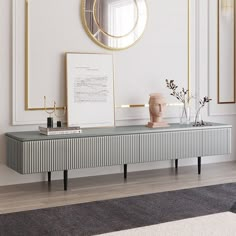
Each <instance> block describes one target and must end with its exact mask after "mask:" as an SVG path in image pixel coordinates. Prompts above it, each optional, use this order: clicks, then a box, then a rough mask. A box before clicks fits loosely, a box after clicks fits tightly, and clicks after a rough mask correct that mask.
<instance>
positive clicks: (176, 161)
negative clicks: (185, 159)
mask: <svg viewBox="0 0 236 236" xmlns="http://www.w3.org/2000/svg"><path fill="white" fill-rule="evenodd" d="M178 161H179V160H178V159H175V169H178Z"/></svg>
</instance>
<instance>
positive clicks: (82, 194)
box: [0, 162, 236, 214]
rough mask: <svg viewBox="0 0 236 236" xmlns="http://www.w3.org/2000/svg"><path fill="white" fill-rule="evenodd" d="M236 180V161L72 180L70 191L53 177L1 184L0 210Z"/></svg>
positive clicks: (33, 207) (6, 210)
mask: <svg viewBox="0 0 236 236" xmlns="http://www.w3.org/2000/svg"><path fill="white" fill-rule="evenodd" d="M231 182H236V162H228V163H219V164H208V165H202V174H201V175H200V176H199V175H198V174H197V166H190V167H179V169H178V173H176V172H175V169H174V168H173V169H161V170H152V171H143V172H133V173H128V180H127V181H126V182H125V181H124V179H123V175H122V174H115V175H106V176H96V177H87V178H79V179H71V180H69V186H68V191H67V192H65V191H63V181H62V180H61V181H52V183H51V186H48V183H47V182H41V183H32V184H24V185H14V186H13V185H12V186H4V187H0V214H3V213H10V212H18V211H25V210H32V209H39V208H47V207H55V206H62V205H68V204H76V203H83V202H90V201H97V200H104V199H112V198H120V197H127V196H134V195H140V194H148V193H156V192H163V191H169V190H177V189H184V188H192V187H199V186H207V185H214V184H221V183H231Z"/></svg>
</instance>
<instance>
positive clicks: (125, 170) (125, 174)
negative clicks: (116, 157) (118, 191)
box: [124, 164, 127, 179]
mask: <svg viewBox="0 0 236 236" xmlns="http://www.w3.org/2000/svg"><path fill="white" fill-rule="evenodd" d="M124 179H127V164H124Z"/></svg>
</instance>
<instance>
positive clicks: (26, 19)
mask: <svg viewBox="0 0 236 236" xmlns="http://www.w3.org/2000/svg"><path fill="white" fill-rule="evenodd" d="M28 46H29V2H28V0H25V110H29V102H28V101H29V69H28V64H29V48H28Z"/></svg>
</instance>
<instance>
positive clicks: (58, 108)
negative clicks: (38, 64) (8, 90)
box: [25, 0, 64, 111]
mask: <svg viewBox="0 0 236 236" xmlns="http://www.w3.org/2000/svg"><path fill="white" fill-rule="evenodd" d="M29 1H30V0H25V110H26V111H42V110H45V108H44V107H29ZM47 109H48V110H53V109H54V107H47ZM56 109H57V110H63V109H64V107H56Z"/></svg>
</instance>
